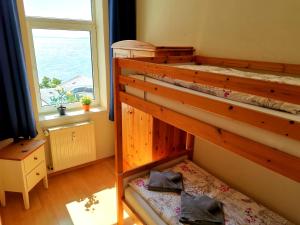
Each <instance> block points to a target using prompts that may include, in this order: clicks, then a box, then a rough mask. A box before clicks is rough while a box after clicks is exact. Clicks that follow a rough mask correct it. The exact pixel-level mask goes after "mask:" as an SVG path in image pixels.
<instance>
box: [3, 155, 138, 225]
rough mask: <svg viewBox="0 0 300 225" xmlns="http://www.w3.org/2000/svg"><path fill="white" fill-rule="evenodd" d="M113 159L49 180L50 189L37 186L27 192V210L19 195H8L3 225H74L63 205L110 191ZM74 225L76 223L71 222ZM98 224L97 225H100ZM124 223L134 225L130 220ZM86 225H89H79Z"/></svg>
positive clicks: (112, 178) (112, 184)
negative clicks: (28, 206) (103, 191)
mask: <svg viewBox="0 0 300 225" xmlns="http://www.w3.org/2000/svg"><path fill="white" fill-rule="evenodd" d="M114 185H115V178H114V159H112V158H110V159H106V160H104V161H102V162H99V163H97V164H95V165H92V166H88V167H84V168H81V169H77V170H75V171H72V172H68V173H64V174H60V175H56V176H53V177H50V178H49V189H48V190H45V189H44V188H43V185H42V184H38V185H37V186H36V187H35V188H34V189H32V190H31V191H30V193H29V196H30V206H31V208H30V210H25V209H24V206H23V202H22V195H21V194H19V193H7V194H6V198H7V206H6V207H4V208H1V217H2V223H3V225H73V222H72V220H71V217H70V215H69V212H68V210H67V208H66V204H68V203H70V202H74V201H79V200H80V199H84V198H87V197H88V196H91V195H93V194H94V193H97V192H99V191H101V190H105V189H108V188H113V187H114ZM74 224H75V222H74ZM102 224H103V223H101V221H99V225H102ZM126 224H134V223H133V222H132V220H131V219H130V218H129V219H128V220H127V221H126ZM82 225H89V224H82Z"/></svg>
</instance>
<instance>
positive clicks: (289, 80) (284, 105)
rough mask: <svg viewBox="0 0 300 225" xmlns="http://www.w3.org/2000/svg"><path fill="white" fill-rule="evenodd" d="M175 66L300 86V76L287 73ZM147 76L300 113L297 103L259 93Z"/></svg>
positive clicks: (270, 107) (153, 75) (192, 88)
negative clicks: (276, 73) (262, 95)
mask: <svg viewBox="0 0 300 225" xmlns="http://www.w3.org/2000/svg"><path fill="white" fill-rule="evenodd" d="M173 66H174V67H177V68H183V69H191V70H197V71H203V72H210V73H217V74H225V75H230V76H236V77H243V78H251V79H255V80H263V81H272V82H276V83H283V84H291V85H297V86H299V88H300V78H297V77H293V76H286V75H284V76H279V75H275V74H267V73H258V72H252V71H243V70H238V69H233V68H226V67H217V66H209V65H195V64H192V65H190V64H184V65H173ZM147 76H150V77H153V78H155V79H158V80H161V81H164V82H168V83H171V84H175V85H178V86H181V87H185V88H188V89H191V90H195V91H199V92H202V93H206V94H210V95H214V96H217V97H220V98H225V99H230V100H234V101H237V102H243V103H247V104H251V105H257V106H260V107H264V108H269V109H273V110H279V111H284V112H289V113H292V114H299V113H300V105H297V104H292V103H288V102H283V101H279V100H275V99H270V98H265V97H261V96H257V95H252V94H247V93H242V92H238V91H233V90H229V89H224V88H220V87H213V86H209V85H204V84H199V83H194V82H189V81H184V80H179V79H173V78H170V77H166V76H162V75H157V74H147Z"/></svg>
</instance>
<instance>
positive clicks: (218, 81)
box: [118, 59, 300, 104]
mask: <svg viewBox="0 0 300 225" xmlns="http://www.w3.org/2000/svg"><path fill="white" fill-rule="evenodd" d="M118 65H119V66H120V67H122V68H125V69H130V70H135V71H137V72H142V73H150V74H151V73H152V74H157V75H160V76H165V77H170V78H173V79H181V80H185V81H190V82H194V83H199V84H205V85H210V86H214V87H220V88H224V89H230V90H235V91H240V92H244V93H249V94H253V95H258V96H263V97H267V98H272V99H277V100H281V101H286V102H291V103H295V104H300V88H299V86H294V85H289V84H281V83H276V82H269V81H262V80H255V79H250V78H243V77H233V76H229V75H222V74H216V73H210V72H203V71H196V70H189V69H182V68H174V67H170V66H166V65H161V64H154V63H149V62H141V61H136V60H132V59H119V61H118Z"/></svg>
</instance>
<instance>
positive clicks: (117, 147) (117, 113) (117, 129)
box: [113, 58, 124, 225]
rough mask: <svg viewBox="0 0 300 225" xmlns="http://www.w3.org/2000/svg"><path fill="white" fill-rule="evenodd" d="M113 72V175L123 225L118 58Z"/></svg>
mask: <svg viewBox="0 0 300 225" xmlns="http://www.w3.org/2000/svg"><path fill="white" fill-rule="evenodd" d="M113 68H114V69H113V72H114V115H115V124H114V125H115V175H116V191H117V219H118V225H123V222H124V221H123V151H122V145H123V144H122V103H121V101H120V84H119V76H120V75H121V68H120V67H119V64H118V59H117V58H114V59H113Z"/></svg>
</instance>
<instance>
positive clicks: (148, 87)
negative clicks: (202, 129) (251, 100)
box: [119, 75, 300, 141]
mask: <svg viewBox="0 0 300 225" xmlns="http://www.w3.org/2000/svg"><path fill="white" fill-rule="evenodd" d="M119 82H120V84H123V85H126V86H129V87H133V88H137V89H140V90H143V91H145V92H149V93H152V94H155V95H158V96H161V97H165V98H168V99H170V100H174V101H177V102H180V103H181V104H182V105H183V107H184V105H191V106H194V107H197V108H199V109H203V110H206V111H209V112H212V113H215V114H218V115H221V116H224V117H227V118H232V119H235V120H239V121H241V122H245V123H248V124H251V125H253V126H256V127H259V128H262V129H265V130H269V131H271V132H274V133H277V134H280V135H283V136H288V137H290V138H293V139H295V140H299V141H300V123H299V122H297V121H292V120H289V119H286V118H283V117H278V116H273V115H270V114H266V113H263V112H259V111H256V110H253V109H249V108H244V107H241V106H237V105H232V104H230V103H226V102H224V101H219V100H213V99H211V98H208V97H204V96H199V95H195V94H190V93H187V92H183V91H179V90H176V89H173V88H168V87H164V86H161V85H158V84H154V83H151V82H147V81H144V80H140V79H136V78H133V77H129V76H124V75H121V76H119Z"/></svg>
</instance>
